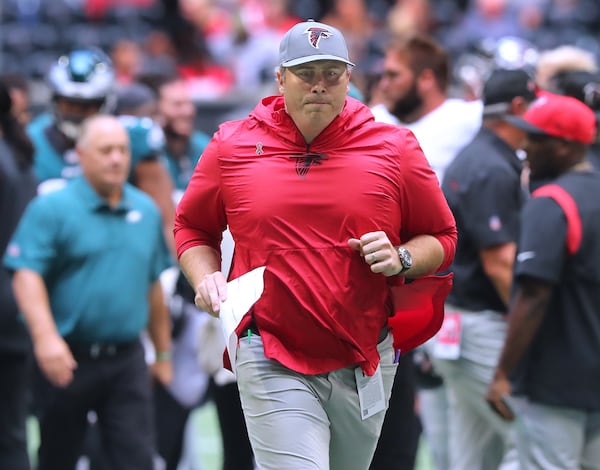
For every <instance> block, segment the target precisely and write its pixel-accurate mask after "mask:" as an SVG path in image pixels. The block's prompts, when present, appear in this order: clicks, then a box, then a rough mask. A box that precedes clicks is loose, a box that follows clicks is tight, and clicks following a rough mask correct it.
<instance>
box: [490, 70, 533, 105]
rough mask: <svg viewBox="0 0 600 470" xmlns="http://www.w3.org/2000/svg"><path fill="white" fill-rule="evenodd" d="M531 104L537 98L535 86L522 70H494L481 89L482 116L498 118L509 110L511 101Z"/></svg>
mask: <svg viewBox="0 0 600 470" xmlns="http://www.w3.org/2000/svg"><path fill="white" fill-rule="evenodd" d="M517 97H522V98H523V99H525V101H528V102H531V101H533V100H535V99H536V98H537V86H536V84H535V82H534V81H533V79H532V78H531V76H530V75H529V74H528V73H527V72H526V71H525V70H523V69H495V70H494V71H492V73H491V75H490V77H489V78H488V79H487V81H486V82H485V85H484V87H483V115H484V117H486V116H496V115H498V116H500V115H503V114H506V113H507V112H508V111H509V110H510V103H511V102H512V100H513V99H515V98H517Z"/></svg>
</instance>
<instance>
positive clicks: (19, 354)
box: [0, 79, 37, 470]
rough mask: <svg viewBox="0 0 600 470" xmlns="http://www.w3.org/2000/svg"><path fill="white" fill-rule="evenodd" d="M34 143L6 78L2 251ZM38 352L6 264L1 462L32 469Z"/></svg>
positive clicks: (0, 142)
mask: <svg viewBox="0 0 600 470" xmlns="http://www.w3.org/2000/svg"><path fill="white" fill-rule="evenodd" d="M36 187H37V181H36V179H35V176H34V174H33V144H32V143H31V141H30V140H29V138H28V137H27V135H26V134H25V130H24V128H23V125H22V124H21V123H20V122H19V121H18V120H17V117H16V116H15V113H14V111H13V109H12V100H11V96H10V92H9V86H8V85H6V84H5V83H4V82H3V81H2V79H0V210H1V211H2V224H0V253H2V254H4V252H5V250H6V247H7V245H8V242H9V240H10V238H11V237H12V235H13V232H14V230H15V228H16V227H17V224H18V222H19V220H20V218H21V215H22V213H23V212H24V210H25V207H26V206H27V204H28V203H29V201H30V200H31V199H33V197H34V196H35V192H36ZM32 360H33V354H32V350H31V340H30V338H29V335H28V333H27V331H26V329H25V325H24V324H23V322H22V321H21V319H20V318H19V309H18V307H17V304H16V301H15V298H14V294H13V291H12V288H11V280H10V276H9V274H8V272H7V271H6V270H4V269H0V376H1V377H2V386H1V387H0V416H1V417H2V418H1V419H0V468H3V469H19V470H29V468H30V464H29V456H28V455H27V450H28V449H27V428H26V419H27V414H28V402H29V397H30V394H29V392H30V374H31V371H32V367H31V366H32Z"/></svg>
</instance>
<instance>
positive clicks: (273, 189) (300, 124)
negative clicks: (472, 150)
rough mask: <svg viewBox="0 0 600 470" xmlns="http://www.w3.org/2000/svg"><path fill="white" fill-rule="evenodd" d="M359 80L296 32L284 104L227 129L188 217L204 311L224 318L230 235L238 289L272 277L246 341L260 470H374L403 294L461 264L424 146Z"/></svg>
mask: <svg viewBox="0 0 600 470" xmlns="http://www.w3.org/2000/svg"><path fill="white" fill-rule="evenodd" d="M352 65H353V64H352V63H351V62H350V60H349V57H348V50H347V47H346V43H345V40H344V38H343V36H342V34H341V33H340V31H338V30H337V29H335V28H333V27H330V26H328V25H325V24H322V23H317V22H313V21H308V22H305V23H299V24H297V25H295V26H294V27H293V28H291V29H290V30H289V31H288V32H287V33H286V35H285V36H284V37H283V39H282V41H281V44H280V69H279V71H278V73H277V81H278V86H279V91H280V93H281V95H280V96H271V97H267V98H265V99H263V100H262V101H261V103H259V104H258V105H257V107H256V108H255V109H254V111H253V112H252V113H251V114H250V116H249V117H248V118H246V119H242V120H238V121H232V122H227V123H224V124H222V125H221V126H220V128H219V130H218V131H217V132H216V133H215V135H214V137H213V139H212V140H211V142H210V143H209V145H208V146H207V148H206V149H205V151H204V153H203V155H202V158H201V159H200V161H199V163H198V166H197V167H196V170H195V173H194V175H193V177H192V180H191V181H190V184H189V185H188V188H187V190H186V192H185V194H184V196H183V199H182V200H181V202H180V204H179V206H178V210H177V215H176V220H175V240H176V245H177V250H178V256H179V262H180V265H181V267H182V270H183V271H184V273H185V274H186V276H187V278H188V280H189V281H190V284H191V285H192V286H193V287H194V289H195V292H196V305H197V306H198V307H199V308H200V309H201V310H205V311H207V312H209V313H212V314H213V315H215V316H218V315H219V311H220V303H221V302H222V301H224V300H225V299H226V298H227V284H226V279H225V277H224V276H223V274H222V273H221V272H220V266H221V264H220V252H219V244H220V241H221V234H222V232H223V230H224V229H225V228H226V227H227V226H228V227H229V230H230V231H231V234H232V236H233V238H234V240H235V253H234V256H233V264H232V268H231V272H230V275H229V277H230V278H231V279H233V278H237V277H239V276H240V275H242V274H245V273H247V272H249V271H251V270H252V269H254V268H257V267H261V266H265V267H266V270H265V273H264V291H263V294H262V296H261V297H260V298H259V300H258V301H257V302H256V303H255V304H254V305H253V307H252V308H251V310H250V311H249V312H248V313H247V314H246V315H245V317H244V318H243V319H242V321H241V322H240V324H239V325H238V327H237V330H236V332H237V333H238V336H240V337H242V336H243V337H244V338H243V341H240V342H239V348H238V350H237V356H236V369H237V378H238V385H239V389H240V397H241V401H242V405H243V408H244V413H245V417H246V421H247V424H248V432H249V435H250V440H251V443H252V446H253V449H254V453H255V456H256V460H257V464H258V466H259V467H260V468H261V469H281V468H294V469H296V468H315V469H323V468H331V469H344V470H347V469H357V470H364V469H365V468H368V466H369V463H370V461H371V457H372V455H373V452H374V450H375V447H376V444H377V438H378V436H379V433H380V430H381V425H382V423H383V418H384V415H385V413H384V411H385V408H386V407H387V402H388V400H389V395H390V391H391V387H392V382H393V379H394V374H395V369H396V364H395V362H396V359H397V354H396V353H395V351H394V349H393V345H392V336H391V335H390V334H389V332H388V326H387V321H388V317H389V316H390V315H391V314H393V312H394V304H393V301H392V295H391V289H392V287H394V286H399V285H402V284H403V283H404V279H405V278H407V277H408V278H417V277H421V276H424V275H429V274H433V273H435V272H437V271H440V270H444V269H446V268H447V267H448V266H449V264H450V262H451V261H452V258H453V256H454V250H455V245H456V227H455V223H454V219H453V216H452V214H451V212H450V210H449V208H448V206H447V204H446V201H445V198H444V196H443V194H442V192H441V190H440V188H439V184H438V182H437V179H436V177H435V174H434V173H433V171H432V170H431V169H430V167H429V165H428V163H427V160H426V159H425V156H424V155H423V152H422V150H421V148H420V147H419V144H418V142H417V140H416V139H415V137H414V135H413V134H412V133H411V132H410V131H408V130H406V129H403V128H400V127H397V126H390V125H387V124H382V123H376V122H374V119H373V115H372V114H371V112H370V111H369V109H368V108H367V107H366V106H365V105H363V104H362V103H360V102H359V101H357V100H354V99H352V98H349V97H347V96H346V95H347V92H348V90H349V83H350V69H351V67H352ZM242 332H243V333H242ZM246 336H247V337H246ZM363 392H364V393H363Z"/></svg>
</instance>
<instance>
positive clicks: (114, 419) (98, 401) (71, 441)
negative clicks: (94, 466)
mask: <svg viewBox="0 0 600 470" xmlns="http://www.w3.org/2000/svg"><path fill="white" fill-rule="evenodd" d="M73 352H74V355H75V360H76V361H77V363H78V366H77V369H76V370H75V377H74V379H73V381H72V382H71V383H70V384H69V385H68V386H67V387H66V388H64V389H63V388H57V387H54V386H52V385H51V384H50V383H49V382H48V381H46V380H45V378H43V377H41V380H40V385H39V387H41V388H40V389H38V390H36V392H37V393H38V396H39V397H40V399H39V400H38V406H39V421H40V439H41V442H40V449H39V466H38V470H57V469H64V470H71V469H73V468H75V464H76V462H77V459H78V458H79V456H80V455H81V453H82V449H83V443H84V439H85V434H86V430H87V429H88V422H87V414H88V411H89V410H94V411H96V414H97V415H98V430H99V432H100V439H101V443H102V451H103V455H104V456H105V458H106V460H107V461H108V463H109V465H110V468H111V469H112V470H149V469H152V468H153V454H154V446H153V443H154V428H153V425H154V420H153V417H152V398H151V395H152V394H151V385H150V376H149V372H148V367H147V365H146V362H145V360H144V352H143V349H142V346H141V344H139V343H137V342H136V343H134V345H133V346H132V347H130V348H128V349H125V350H123V351H119V352H117V353H116V354H108V355H103V354H102V355H100V356H97V357H92V356H90V355H88V354H86V353H80V352H77V351H75V350H74V351H73Z"/></svg>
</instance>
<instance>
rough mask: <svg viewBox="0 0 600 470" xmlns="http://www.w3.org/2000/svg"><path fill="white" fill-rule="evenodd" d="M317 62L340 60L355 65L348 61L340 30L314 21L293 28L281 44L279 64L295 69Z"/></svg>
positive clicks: (344, 42) (346, 49)
mask: <svg viewBox="0 0 600 470" xmlns="http://www.w3.org/2000/svg"><path fill="white" fill-rule="evenodd" d="M315 60H339V61H340V62H345V63H346V64H348V65H352V66H353V65H354V64H353V63H352V62H350V60H349V59H348V47H347V46H346V40H345V39H344V36H343V35H342V33H341V32H340V30H338V29H336V28H334V27H333V26H329V25H326V24H323V23H318V22H316V21H313V20H308V21H305V22H304V23H298V24H297V25H295V26H293V27H292V28H291V29H290V30H289V31H288V32H287V33H285V36H283V39H282V40H281V44H279V64H280V65H281V66H282V67H293V66H294V65H300V64H305V63H306V62H312V61H315Z"/></svg>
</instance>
